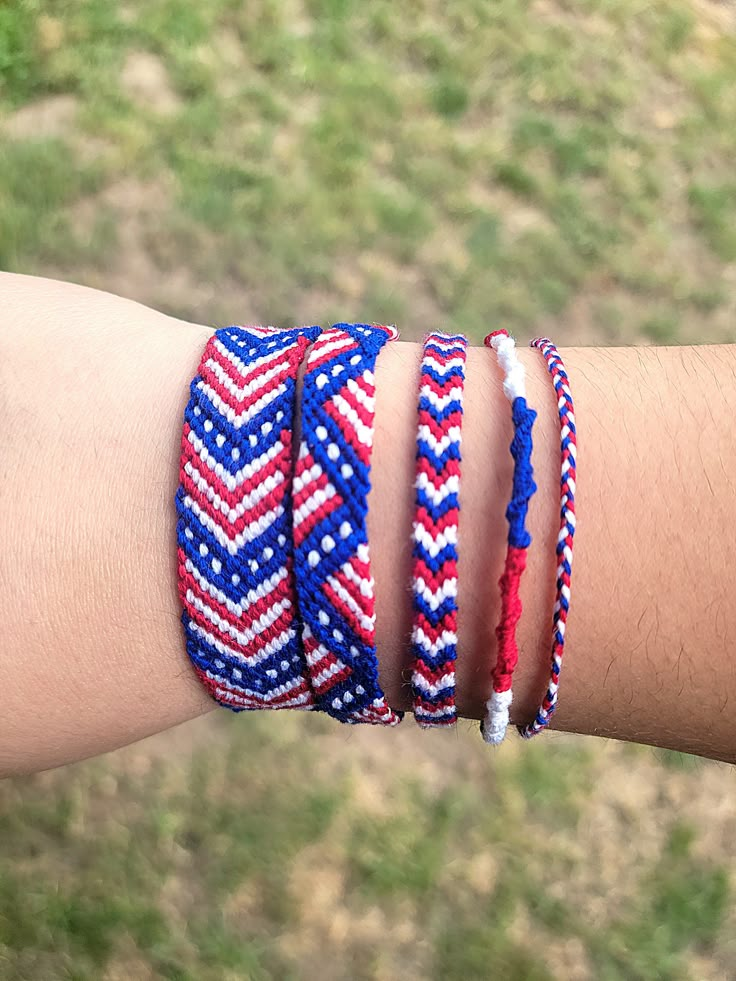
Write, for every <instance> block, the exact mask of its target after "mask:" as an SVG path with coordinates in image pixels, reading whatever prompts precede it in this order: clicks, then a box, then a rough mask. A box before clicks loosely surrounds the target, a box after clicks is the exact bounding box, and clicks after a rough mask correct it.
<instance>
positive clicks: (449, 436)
mask: <svg viewBox="0 0 736 981" xmlns="http://www.w3.org/2000/svg"><path fill="white" fill-rule="evenodd" d="M467 346H468V342H467V339H466V338H465V337H463V336H462V335H461V334H444V333H440V332H435V333H431V334H428V335H427V337H426V339H425V341H424V348H423V353H422V367H421V376H420V381H419V423H418V429H417V476H416V484H415V486H416V513H415V518H414V528H413V536H412V537H413V553H412V554H413V560H414V561H413V568H412V592H413V599H414V618H413V625H412V653H413V657H414V661H413V667H412V676H411V687H412V696H413V703H414V718H415V719H416V721H417V723H418V724H419V725H420V726H422V727H423V728H431V727H435V726H451V725H454V724H455V723H456V721H457V712H456V709H455V660H456V658H457V584H458V569H457V562H458V551H457V545H458V540H457V536H458V520H459V516H460V462H461V454H460V438H461V428H462V420H463V387H464V382H465V359H466V352H467Z"/></svg>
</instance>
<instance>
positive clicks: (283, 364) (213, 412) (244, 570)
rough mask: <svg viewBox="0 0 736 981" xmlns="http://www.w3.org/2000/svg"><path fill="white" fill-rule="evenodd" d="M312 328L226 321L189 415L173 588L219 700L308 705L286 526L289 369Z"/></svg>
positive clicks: (292, 385)
mask: <svg viewBox="0 0 736 981" xmlns="http://www.w3.org/2000/svg"><path fill="white" fill-rule="evenodd" d="M318 334H319V328H318V327H305V328H297V329H294V330H286V331H278V330H275V329H274V328H269V327H248V328H242V327H227V328H224V329H222V330H218V331H217V332H216V333H215V334H214V335H213V336H212V337H211V338H210V340H209V342H208V344H207V347H206V348H205V352H204V355H203V357H202V361H201V364H200V367H199V374H198V375H197V376H196V377H195V378H194V380H193V381H192V384H191V390H190V399H189V403H188V404H187V407H186V411H185V415H184V430H183V435H182V446H181V469H180V486H179V489H178V491H177V495H176V507H177V514H178V523H177V540H178V566H179V594H180V598H181V602H182V605H183V607H184V613H183V616H182V622H183V624H184V628H185V634H186V645H187V652H188V654H189V657H190V658H191V660H192V663H193V664H194V667H195V670H196V671H197V674H198V676H199V678H200V680H201V681H202V683H203V684H204V685H205V687H206V688H207V690H208V691H209V692H210V694H211V695H212V697H213V698H214V699H215V700H216V701H217V702H219V704H220V705H223V706H225V707H226V708H229V709H232V710H233V711H236V712H237V711H243V710H245V709H265V708H268V709H281V708H304V709H308V708H313V707H314V698H313V695H312V692H311V689H310V686H309V682H308V680H307V678H306V672H305V662H304V654H303V651H302V648H301V638H300V637H299V634H298V631H297V629H296V625H295V602H294V595H293V576H292V570H293V545H292V530H291V501H290V497H291V471H292V436H291V433H292V428H293V418H294V410H295V397H296V375H297V371H298V369H299V365H300V364H301V361H302V359H303V357H304V354H305V352H306V349H307V347H308V345H309V344H310V343H311V342H312V341H313V340H315V338H316V337H317V336H318Z"/></svg>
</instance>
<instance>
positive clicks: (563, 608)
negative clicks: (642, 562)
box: [519, 337, 577, 739]
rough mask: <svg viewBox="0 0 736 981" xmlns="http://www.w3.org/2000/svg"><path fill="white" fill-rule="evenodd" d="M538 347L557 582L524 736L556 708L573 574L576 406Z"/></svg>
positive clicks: (557, 364) (546, 350) (551, 352)
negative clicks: (539, 695) (554, 460)
mask: <svg viewBox="0 0 736 981" xmlns="http://www.w3.org/2000/svg"><path fill="white" fill-rule="evenodd" d="M531 347H536V348H538V349H539V350H540V351H541V352H542V355H543V356H544V360H545V362H546V364H547V370H548V371H549V373H550V375H551V376H552V384H553V385H554V388H555V393H556V395H557V410H558V413H559V417H560V455H561V467H560V533H559V535H558V537H557V549H556V551H557V585H556V596H555V605H554V615H553V618H552V666H551V671H550V680H549V685H548V687H547V691H546V693H545V696H544V699H543V701H542V704H541V705H540V707H539V709H538V711H537V714H536V717H535V718H534V719H533V720H532V722H530V723H529V724H528V725H526V726H523V727H520V728H519V732H520V733H521V735H522V736H523V737H524V738H525V739H530V738H531V737H532V736H536V735H537V733H539V732H541V731H542V730H543V729H545V728H546V727H547V726H548V725H549V724H550V721H551V719H552V716H553V715H554V713H555V710H556V708H557V696H558V692H559V687H560V671H561V670H562V657H563V654H564V652H565V631H566V627H567V615H568V613H569V610H570V578H571V575H572V546H573V537H574V535H575V490H576V480H577V433H576V430H575V406H574V404H573V401H572V392H571V391H570V381H569V379H568V377H567V372H566V370H565V365H564V364H563V362H562V358H561V357H560V354H559V351H558V350H557V348H556V347H555V345H554V344H553V343H552V341H550V340H549V339H548V338H547V337H538V338H537V339H536V340H534V341H532V342H531Z"/></svg>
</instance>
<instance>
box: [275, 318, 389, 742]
mask: <svg viewBox="0 0 736 981" xmlns="http://www.w3.org/2000/svg"><path fill="white" fill-rule="evenodd" d="M396 336H397V332H396V330H395V328H388V327H379V326H375V325H374V326H369V325H367V324H335V325H334V326H333V327H332V328H331V329H330V330H327V331H325V332H324V333H323V334H322V335H321V336H320V338H319V339H318V340H317V342H316V343H315V345H314V347H313V348H312V350H311V351H310V353H309V357H308V359H307V368H306V374H305V376H304V388H303V393H302V436H301V446H300V449H299V456H298V459H297V462H296V469H295V477H294V543H295V548H296V573H297V575H296V586H297V597H298V602H299V612H300V616H301V619H302V624H303V626H302V640H303V643H304V653H305V655H306V660H307V668H308V671H309V676H310V680H311V686H312V690H313V692H314V696H315V700H316V703H317V706H318V707H319V708H320V709H322V710H323V711H325V712H327V713H329V715H331V716H333V718H335V719H338V720H339V721H340V722H347V723H358V722H367V723H373V724H378V725H396V723H398V722H400V721H401V715H400V714H399V713H397V712H394V711H393V710H392V709H391V708H390V707H389V705H388V703H387V701H386V699H385V697H384V694H383V692H382V690H381V687H380V685H379V681H378V661H377V658H376V646H375V598H374V587H373V577H372V575H371V570H370V556H369V550H368V535H367V530H366V515H367V510H368V500H367V498H368V491H369V489H370V462H371V450H372V446H373V426H374V418H375V382H374V368H375V363H376V358H377V357H378V353H379V351H380V350H381V348H382V347H383V346H384V344H385V343H386V342H387V341H388V340H389V339H391V338H393V337H396Z"/></svg>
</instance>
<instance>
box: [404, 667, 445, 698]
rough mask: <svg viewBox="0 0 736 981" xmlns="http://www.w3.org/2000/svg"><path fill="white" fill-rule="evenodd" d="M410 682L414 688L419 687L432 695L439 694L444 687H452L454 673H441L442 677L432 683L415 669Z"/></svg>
mask: <svg viewBox="0 0 736 981" xmlns="http://www.w3.org/2000/svg"><path fill="white" fill-rule="evenodd" d="M411 680H412V684H413V685H414V687H415V688H421V690H422V691H423V692H425V693H426V694H427V695H431V696H432V697H434V696H436V695H439V693H440V692H441V691H444V690H445V689H446V688H452V687H454V685H455V675H454V673H453V674H443V675H442V677H441V678H440V679H439V680H438V681H436V682H435V683H434V684H432V683H431V682H429V681H427V679H426V678H425V677H424V675H423V674H421V673H420V672H419V671H415V672H414V674H413V675H412V679H411Z"/></svg>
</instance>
